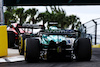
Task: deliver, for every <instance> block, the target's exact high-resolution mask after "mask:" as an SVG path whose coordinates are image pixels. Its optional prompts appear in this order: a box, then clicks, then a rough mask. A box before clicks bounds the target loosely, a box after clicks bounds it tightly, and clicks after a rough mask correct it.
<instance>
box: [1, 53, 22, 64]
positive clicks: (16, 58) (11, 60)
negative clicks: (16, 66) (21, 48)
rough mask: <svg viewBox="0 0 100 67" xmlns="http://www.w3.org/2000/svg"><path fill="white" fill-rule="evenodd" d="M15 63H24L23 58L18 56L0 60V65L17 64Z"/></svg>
mask: <svg viewBox="0 0 100 67" xmlns="http://www.w3.org/2000/svg"><path fill="white" fill-rule="evenodd" d="M17 61H24V56H21V55H20V56H13V57H5V58H0V63H2V62H17Z"/></svg>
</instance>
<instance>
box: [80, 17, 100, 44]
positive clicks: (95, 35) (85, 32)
mask: <svg viewBox="0 0 100 67" xmlns="http://www.w3.org/2000/svg"><path fill="white" fill-rule="evenodd" d="M79 30H80V31H81V37H88V38H90V39H91V40H92V44H93V45H94V44H100V18H97V19H93V20H90V21H88V22H86V23H84V24H82V25H81V26H80V28H79Z"/></svg>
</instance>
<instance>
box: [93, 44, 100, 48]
mask: <svg viewBox="0 0 100 67" xmlns="http://www.w3.org/2000/svg"><path fill="white" fill-rule="evenodd" d="M92 48H100V44H97V45H92Z"/></svg>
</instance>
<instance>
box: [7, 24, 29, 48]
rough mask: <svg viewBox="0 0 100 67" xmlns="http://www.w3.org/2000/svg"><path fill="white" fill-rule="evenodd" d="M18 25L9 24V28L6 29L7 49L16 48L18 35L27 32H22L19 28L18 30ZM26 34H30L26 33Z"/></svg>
mask: <svg viewBox="0 0 100 67" xmlns="http://www.w3.org/2000/svg"><path fill="white" fill-rule="evenodd" d="M18 26H21V25H19V24H18V23H11V25H10V26H8V27H7V33H8V47H9V48H12V47H13V48H14V47H15V48H17V47H18V44H19V42H18V41H19V39H18V38H19V35H20V34H24V33H25V32H27V31H24V30H23V29H21V28H18ZM28 33H31V32H30V31H28Z"/></svg>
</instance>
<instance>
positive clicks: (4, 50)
mask: <svg viewBox="0 0 100 67" xmlns="http://www.w3.org/2000/svg"><path fill="white" fill-rule="evenodd" d="M7 55H8V37H7V26H6V25H3V26H0V57H2V56H7Z"/></svg>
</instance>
